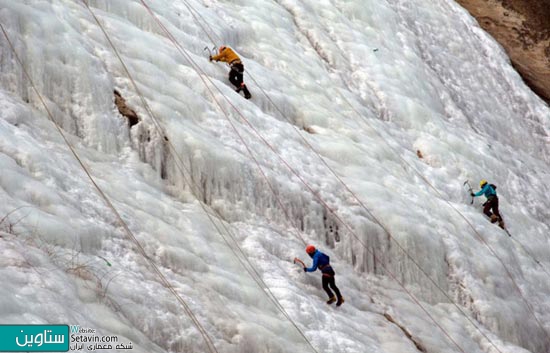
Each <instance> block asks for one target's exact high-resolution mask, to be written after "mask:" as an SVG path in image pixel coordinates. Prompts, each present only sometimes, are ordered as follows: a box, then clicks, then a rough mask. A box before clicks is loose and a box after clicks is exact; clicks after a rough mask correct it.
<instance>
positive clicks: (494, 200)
mask: <svg viewBox="0 0 550 353" xmlns="http://www.w3.org/2000/svg"><path fill="white" fill-rule="evenodd" d="M491 210H492V211H493V212H492V213H491ZM483 213H485V215H486V216H487V217H489V218H491V215H493V214H494V215H495V216H497V217H498V220H499V221H500V220H501V218H500V213H499V212H498V197H496V196H491V197H489V199H487V202H485V204H484V205H483Z"/></svg>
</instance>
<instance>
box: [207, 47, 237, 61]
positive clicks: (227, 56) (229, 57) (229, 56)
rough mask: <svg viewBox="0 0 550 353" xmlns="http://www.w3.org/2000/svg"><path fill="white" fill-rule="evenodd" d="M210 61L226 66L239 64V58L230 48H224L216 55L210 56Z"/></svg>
mask: <svg viewBox="0 0 550 353" xmlns="http://www.w3.org/2000/svg"><path fill="white" fill-rule="evenodd" d="M212 60H216V61H223V62H226V63H228V64H235V63H237V62H238V63H240V62H241V58H239V56H238V55H237V54H235V52H234V51H233V50H231V48H229V47H225V48H224V49H223V50H221V51H220V53H219V54H218V55H214V56H212Z"/></svg>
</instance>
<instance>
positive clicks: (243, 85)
mask: <svg viewBox="0 0 550 353" xmlns="http://www.w3.org/2000/svg"><path fill="white" fill-rule="evenodd" d="M241 87H242V90H243V92H244V98H246V99H250V98H252V95H251V94H250V91H248V87H246V85H245V84H244V83H243V84H242V85H241Z"/></svg>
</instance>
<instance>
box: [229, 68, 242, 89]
mask: <svg viewBox="0 0 550 353" xmlns="http://www.w3.org/2000/svg"><path fill="white" fill-rule="evenodd" d="M243 73H244V66H243V64H233V65H231V71H229V82H231V83H232V84H233V86H235V87H236V88H240V87H241V83H243Z"/></svg>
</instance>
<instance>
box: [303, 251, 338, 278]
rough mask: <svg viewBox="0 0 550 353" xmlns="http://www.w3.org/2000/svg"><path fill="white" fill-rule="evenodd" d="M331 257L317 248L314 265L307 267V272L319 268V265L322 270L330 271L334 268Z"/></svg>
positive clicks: (314, 254)
mask: <svg viewBox="0 0 550 353" xmlns="http://www.w3.org/2000/svg"><path fill="white" fill-rule="evenodd" d="M329 262H330V258H329V257H328V256H327V255H325V254H323V253H322V252H320V251H319V250H315V252H314V253H313V265H311V267H310V268H306V272H314V271H315V270H317V267H319V269H320V270H321V272H323V273H325V272H328V273H330V272H331V271H332V268H331V267H330V263H329Z"/></svg>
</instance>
